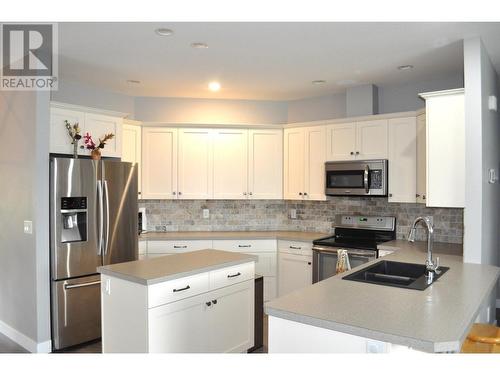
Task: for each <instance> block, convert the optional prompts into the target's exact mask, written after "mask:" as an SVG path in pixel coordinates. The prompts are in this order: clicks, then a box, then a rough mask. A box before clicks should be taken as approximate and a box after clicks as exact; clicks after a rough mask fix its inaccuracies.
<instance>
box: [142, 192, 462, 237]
mask: <svg viewBox="0 0 500 375" xmlns="http://www.w3.org/2000/svg"><path fill="white" fill-rule="evenodd" d="M139 207H145V208H146V219H147V229H148V230H150V231H169V232H170V231H249V230H299V231H317V232H331V231H332V228H333V227H334V226H335V216H336V215H337V214H344V215H367V216H395V217H396V226H397V238H399V239H405V238H406V237H407V235H408V230H409V227H410V225H411V223H412V221H413V219H414V218H416V217H417V216H424V215H425V216H426V215H432V216H433V217H434V230H435V232H434V233H435V240H436V241H438V242H451V243H462V240H463V209H459V208H429V207H425V206H424V205H421V204H416V203H388V201H387V199H386V198H364V197H347V198H346V197H331V198H329V199H328V200H327V201H322V202H318V201H282V200H254V201H248V200H141V201H139ZM204 208H208V209H209V210H210V218H208V219H203V217H202V209H204ZM292 208H294V209H296V210H297V218H296V219H290V210H291V209H292ZM419 228H421V227H419ZM425 239H426V232H425V230H424V229H423V228H422V229H419V230H417V240H425Z"/></svg>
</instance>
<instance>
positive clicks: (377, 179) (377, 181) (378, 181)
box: [370, 169, 383, 189]
mask: <svg viewBox="0 0 500 375" xmlns="http://www.w3.org/2000/svg"><path fill="white" fill-rule="evenodd" d="M382 179H383V174H382V170H381V169H372V170H370V189H382V185H383V181H382Z"/></svg>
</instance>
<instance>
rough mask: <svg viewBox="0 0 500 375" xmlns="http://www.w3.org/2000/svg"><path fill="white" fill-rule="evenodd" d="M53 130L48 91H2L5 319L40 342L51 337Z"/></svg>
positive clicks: (0, 299) (0, 275) (0, 268)
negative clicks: (26, 224) (26, 227)
mask: <svg viewBox="0 0 500 375" xmlns="http://www.w3.org/2000/svg"><path fill="white" fill-rule="evenodd" d="M48 132H49V94H48V93H47V92H38V93H37V92H28V91H26V92H20V91H17V92H6V91H1V92H0V139H2V147H0V176H1V183H0V196H1V197H2V199H1V200H0V228H2V230H1V231H0V321H1V322H2V323H3V324H5V325H8V326H10V327H11V328H12V329H14V330H17V331H18V332H20V333H21V334H23V335H25V336H27V337H28V338H29V339H31V340H33V341H34V342H35V343H41V342H44V341H47V340H49V339H50V315H49V249H48V245H49V241H48V219H49V218H48V184H49V176H48V144H49V134H48ZM24 220H32V221H33V227H34V228H33V229H34V233H33V235H29V234H24V232H23V221H24Z"/></svg>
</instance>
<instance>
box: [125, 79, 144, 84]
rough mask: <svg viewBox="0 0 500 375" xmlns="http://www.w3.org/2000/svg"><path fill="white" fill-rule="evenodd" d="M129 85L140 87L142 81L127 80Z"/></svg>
mask: <svg viewBox="0 0 500 375" xmlns="http://www.w3.org/2000/svg"><path fill="white" fill-rule="evenodd" d="M127 83H128V84H131V85H138V84H139V83H141V81H138V80H136V79H127Z"/></svg>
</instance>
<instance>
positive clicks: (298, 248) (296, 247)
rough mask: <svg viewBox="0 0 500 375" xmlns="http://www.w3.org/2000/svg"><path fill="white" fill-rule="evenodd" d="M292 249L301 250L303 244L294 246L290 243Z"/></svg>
mask: <svg viewBox="0 0 500 375" xmlns="http://www.w3.org/2000/svg"><path fill="white" fill-rule="evenodd" d="M290 249H294V250H300V249H302V247H301V246H292V245H290Z"/></svg>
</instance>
